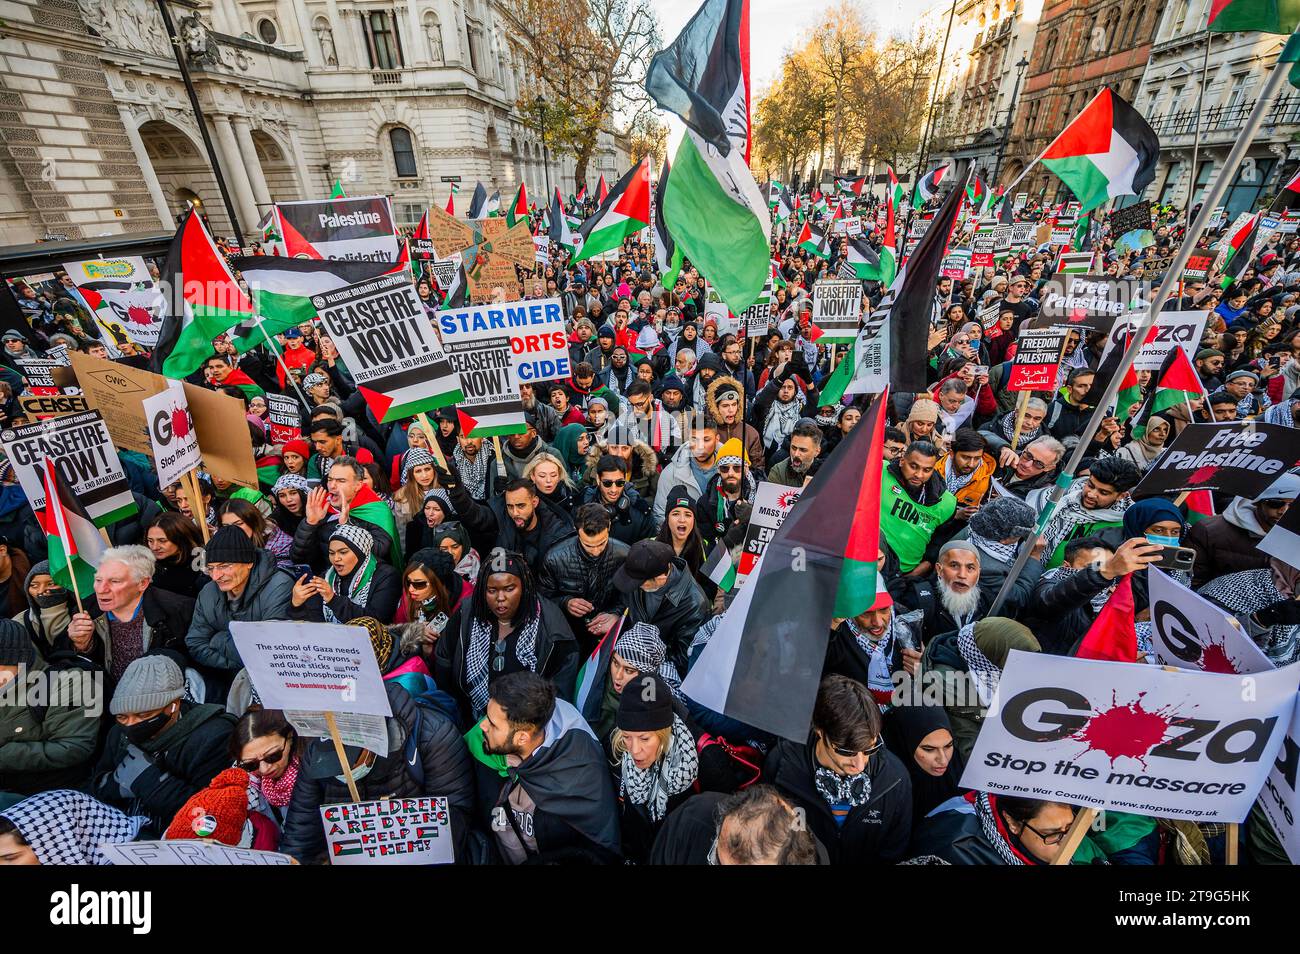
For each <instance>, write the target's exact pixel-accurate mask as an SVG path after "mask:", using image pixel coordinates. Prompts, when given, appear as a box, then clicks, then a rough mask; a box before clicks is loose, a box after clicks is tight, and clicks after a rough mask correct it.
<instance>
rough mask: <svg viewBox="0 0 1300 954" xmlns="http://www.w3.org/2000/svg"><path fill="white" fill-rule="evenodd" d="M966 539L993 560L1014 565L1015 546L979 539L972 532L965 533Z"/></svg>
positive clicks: (985, 538) (983, 538)
mask: <svg viewBox="0 0 1300 954" xmlns="http://www.w3.org/2000/svg"><path fill="white" fill-rule="evenodd" d="M966 537H967V539H969V540H970V542H971V544H972V545H974V546H976V547H978V548H979V549H980V550H983V551H984V552H985V553H987V554H988V555H989V556H991V557H993V559H995V560H998V561H999V562H1002V563H1014V562H1015V559H1016V544H1014V543H999V542H998V541H997V540H990V539H988V538H987V537H981V536H980V535H979V534H978V533H976V532H975V531H974V530H971V531H969V532H967V534H966Z"/></svg>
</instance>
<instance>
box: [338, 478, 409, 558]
mask: <svg viewBox="0 0 1300 954" xmlns="http://www.w3.org/2000/svg"><path fill="white" fill-rule="evenodd" d="M353 517H356V518H357V519H358V520H364V521H366V523H369V524H373V525H374V526H376V527H378V528H379V529H380V530H382V531H384V533H386V534H388V559H389V562H390V563H391V564H392V565H393V566H394V567H401V566H402V547H401V545H400V544H399V543H398V542H397V541H398V536H397V520H396V519H395V518H394V517H393V508H392V507H390V506H389V505H388V504H386V503H384V502H383V501H382V500H380V499H379V496H378V495H377V494H376V493H375V492H374V491H373V490H372V489H371V488H370V487H369V485H366V484H363V485H362V486H361V489H360V490H358V491H357V495H356V496H355V497H353V498H352V505H351V506H350V507H348V518H349V519H351V518H353ZM382 555H383V554H379V553H376V554H375V556H377V557H382Z"/></svg>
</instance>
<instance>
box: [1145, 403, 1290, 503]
mask: <svg viewBox="0 0 1300 954" xmlns="http://www.w3.org/2000/svg"><path fill="white" fill-rule="evenodd" d="M1297 460H1300V430H1296V429H1295V428H1292V427H1287V426H1286V425H1284V424H1260V423H1257V422H1255V421H1226V422H1223V423H1220V424H1189V425H1187V426H1186V427H1184V428H1183V429H1182V431H1181V432H1180V433H1179V434H1178V436H1177V437H1176V438H1175V439H1174V442H1173V444H1172V445H1170V447H1169V449H1168V450H1167V451H1165V453H1164V454H1162V455H1161V456H1160V457H1158V458H1156V461H1155V463H1153V464H1152V465H1151V466H1150V467H1149V468H1147V470H1146V471H1145V472H1144V473H1143V474H1142V479H1141V480H1140V481H1138V485H1137V486H1136V487H1134V488H1133V491H1132V493H1133V497H1134V498H1138V497H1154V496H1159V495H1161V494H1168V493H1178V492H1179V491H1183V490H1216V491H1219V492H1220V493H1225V494H1235V495H1237V496H1239V497H1246V498H1248V499H1251V500H1253V499H1254V498H1255V497H1256V496H1258V495H1259V494H1260V493H1262V492H1263V491H1264V490H1265V489H1266V488H1267V487H1268V486H1269V485H1270V484H1272V483H1273V482H1274V481H1275V480H1276V479H1277V477H1278V475H1279V474H1281V473H1282V471H1284V470H1287V469H1289V468H1290V467H1291V466H1292V465H1293V464H1294V463H1295V462H1296V461H1297Z"/></svg>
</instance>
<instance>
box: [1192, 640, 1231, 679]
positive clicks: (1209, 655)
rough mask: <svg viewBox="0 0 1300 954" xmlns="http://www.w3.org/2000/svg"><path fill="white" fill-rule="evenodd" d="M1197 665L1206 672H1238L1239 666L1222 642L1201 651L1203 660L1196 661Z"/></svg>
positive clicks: (1207, 646)
mask: <svg viewBox="0 0 1300 954" xmlns="http://www.w3.org/2000/svg"><path fill="white" fill-rule="evenodd" d="M1196 665H1198V666H1200V667H1201V669H1203V670H1204V671H1205V672H1223V673H1236V672H1237V664H1236V663H1235V662H1233V660H1232V657H1231V656H1229V655H1228V649H1227V647H1226V646H1224V644H1223V643H1222V642H1218V643H1208V644H1206V646H1205V647H1204V648H1203V649H1202V650H1201V658H1200V659H1198V660H1197V661H1196Z"/></svg>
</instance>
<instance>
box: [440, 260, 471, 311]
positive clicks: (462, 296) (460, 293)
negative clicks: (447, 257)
mask: <svg viewBox="0 0 1300 954" xmlns="http://www.w3.org/2000/svg"><path fill="white" fill-rule="evenodd" d="M438 293H439V294H440V295H441V296H442V305H441V306H440V307H442V308H464V307H465V306H466V305H468V304H469V278H468V277H467V276H466V275H465V262H464V260H463V259H462V258H461V257H460V253H459V252H457V253H456V274H455V276H454V277H453V278H452V280H451V284H450V285H449V286H447V287H446V288H440V289H438Z"/></svg>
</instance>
